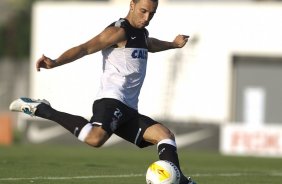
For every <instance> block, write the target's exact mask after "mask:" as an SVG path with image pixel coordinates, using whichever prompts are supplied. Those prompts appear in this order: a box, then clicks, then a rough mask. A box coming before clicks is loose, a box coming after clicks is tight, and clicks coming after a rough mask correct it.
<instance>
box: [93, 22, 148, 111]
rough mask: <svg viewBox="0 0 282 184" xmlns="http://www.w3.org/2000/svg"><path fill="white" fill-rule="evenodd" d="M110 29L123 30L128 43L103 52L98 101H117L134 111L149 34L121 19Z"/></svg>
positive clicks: (145, 61)
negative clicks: (114, 27) (119, 28)
mask: <svg viewBox="0 0 282 184" xmlns="http://www.w3.org/2000/svg"><path fill="white" fill-rule="evenodd" d="M110 26H117V27H122V28H124V30H125V32H126V36H127V43H126V45H125V47H124V48H118V47H117V46H115V45H113V46H111V47H109V48H106V49H104V50H102V54H103V74H102V77H101V85H100V88H99V91H98V94H97V99H101V98H113V99H117V100H119V101H121V102H123V103H124V104H126V105H127V106H129V107H131V108H134V109H136V110H137V109H138V97H139V94H140V90H141V87H142V84H143V81H144V79H145V75H146V67H147V57H148V45H147V38H148V31H147V29H145V28H143V29H136V28H134V27H132V26H131V25H130V23H129V22H128V21H127V20H126V19H120V20H118V21H116V22H114V23H112V24H111V25H110Z"/></svg>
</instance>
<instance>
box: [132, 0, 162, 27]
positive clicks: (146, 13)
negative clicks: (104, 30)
mask: <svg viewBox="0 0 282 184" xmlns="http://www.w3.org/2000/svg"><path fill="white" fill-rule="evenodd" d="M130 6H131V7H130V8H131V10H130V11H131V14H132V21H133V22H132V23H133V26H134V27H136V28H144V27H146V26H148V25H149V23H150V21H151V19H152V18H153V16H154V14H155V13H156V10H157V7H158V3H157V2H153V1H151V0H139V1H138V2H137V3H134V2H132V1H131V4H130Z"/></svg>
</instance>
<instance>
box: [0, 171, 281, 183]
mask: <svg viewBox="0 0 282 184" xmlns="http://www.w3.org/2000/svg"><path fill="white" fill-rule="evenodd" d="M258 175H260V176H262V175H264V176H278V177H282V173H280V172H267V173H206V174H205V173H202V174H200V173H199V174H192V175H191V176H192V177H214V176H219V177H239V176H258ZM132 177H145V174H124V175H96V176H63V177H51V176H50V177H43V176H40V177H30V178H0V181H20V180H72V179H95V178H132Z"/></svg>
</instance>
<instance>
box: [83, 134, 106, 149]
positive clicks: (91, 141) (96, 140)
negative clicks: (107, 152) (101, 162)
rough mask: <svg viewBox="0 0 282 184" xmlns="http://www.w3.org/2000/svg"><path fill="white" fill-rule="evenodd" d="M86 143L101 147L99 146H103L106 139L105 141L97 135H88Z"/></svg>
mask: <svg viewBox="0 0 282 184" xmlns="http://www.w3.org/2000/svg"><path fill="white" fill-rule="evenodd" d="M85 143H87V144H88V145H90V146H92V147H95V148H99V147H101V146H103V144H104V143H105V141H103V140H102V139H100V138H96V137H87V138H86V139H85Z"/></svg>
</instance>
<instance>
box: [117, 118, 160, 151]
mask: <svg viewBox="0 0 282 184" xmlns="http://www.w3.org/2000/svg"><path fill="white" fill-rule="evenodd" d="M156 123H157V122H156V121H154V120H153V119H151V118H149V117H147V116H144V115H141V114H137V115H135V116H134V117H133V118H131V119H130V120H129V121H127V122H125V123H124V124H123V125H122V126H121V127H119V128H118V129H117V130H116V131H115V132H114V133H115V134H116V135H118V136H120V137H121V138H123V139H125V140H127V141H129V142H131V143H133V144H135V145H137V146H138V147H140V148H143V147H147V146H150V145H152V143H151V142H147V141H145V140H144V138H143V135H144V133H145V131H146V130H147V128H149V127H150V126H152V125H154V124H156Z"/></svg>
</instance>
